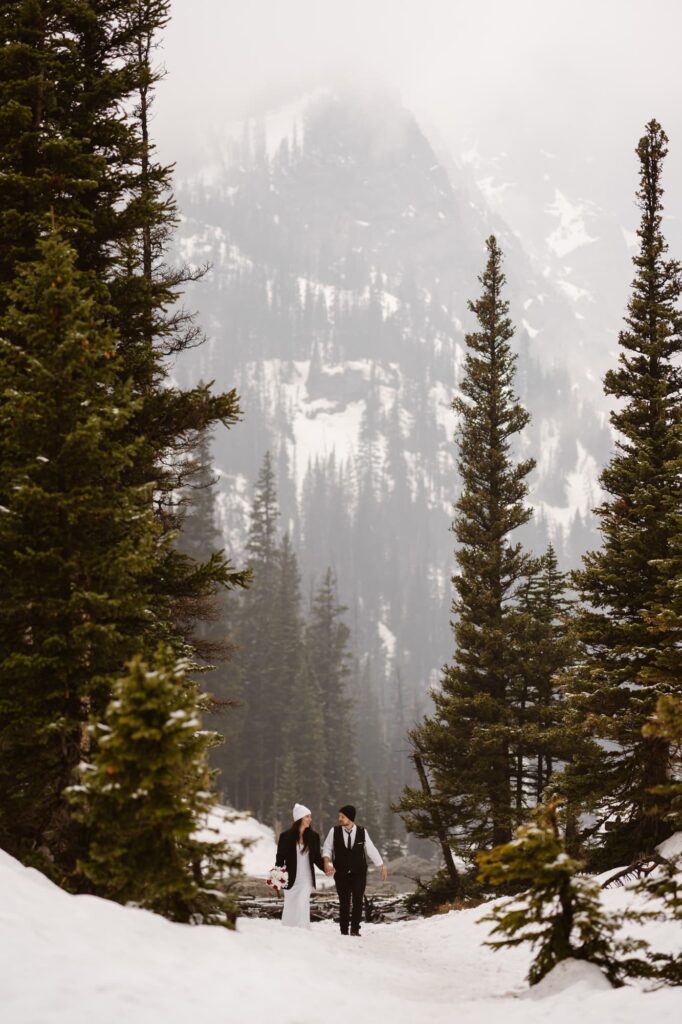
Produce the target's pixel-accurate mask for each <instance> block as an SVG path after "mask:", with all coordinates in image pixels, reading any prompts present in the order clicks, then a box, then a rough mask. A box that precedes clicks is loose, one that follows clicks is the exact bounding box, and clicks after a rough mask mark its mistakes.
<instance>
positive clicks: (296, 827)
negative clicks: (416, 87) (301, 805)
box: [289, 818, 310, 853]
mask: <svg viewBox="0 0 682 1024" xmlns="http://www.w3.org/2000/svg"><path fill="white" fill-rule="evenodd" d="M302 821H303V818H299V819H298V821H295V822H294V823H293V825H292V826H291V828H290V829H289V832H291V834H292V836H293V837H294V839H295V840H296V842H298V836H299V832H300V831H301V822H302ZM309 831H310V825H308V827H307V828H306V829H304V830H303V852H304V853H305V852H306V850H307V849H308V840H307V838H306V837H307V834H308V832H309Z"/></svg>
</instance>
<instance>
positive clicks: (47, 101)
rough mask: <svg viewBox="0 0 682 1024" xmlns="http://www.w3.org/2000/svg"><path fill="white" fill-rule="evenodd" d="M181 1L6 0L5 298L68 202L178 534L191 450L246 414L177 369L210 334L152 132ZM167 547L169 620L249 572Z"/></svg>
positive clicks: (2, 112)
mask: <svg viewBox="0 0 682 1024" xmlns="http://www.w3.org/2000/svg"><path fill="white" fill-rule="evenodd" d="M169 10H170V0H84V2H82V3H78V4H64V3H61V2H60V0H44V2H42V3H25V2H23V0H13V2H7V3H0V28H1V30H2V39H3V47H2V57H1V59H0V228H1V229H2V233H3V239H4V242H5V244H4V245H3V248H2V254H0V314H1V313H2V312H3V310H4V309H6V304H7V301H8V289H10V288H11V286H12V281H13V278H14V275H15V271H16V267H17V266H18V264H19V263H20V262H21V261H26V260H33V259H36V258H37V256H38V243H39V239H40V237H41V234H42V233H43V231H44V227H45V224H46V223H47V222H48V220H49V217H50V216H51V215H55V216H56V217H57V218H58V222H59V224H60V226H61V227H62V228H63V230H64V233H65V237H66V238H68V240H69V241H70V242H71V243H72V245H73V246H74V249H75V251H76V254H77V266H78V267H79V269H81V270H83V271H84V272H87V273H89V274H90V275H91V281H92V286H93V288H94V289H96V293H97V297H98V300H99V302H100V306H101V315H102V316H103V318H104V319H105V322H106V323H107V324H108V325H109V326H111V327H113V328H114V329H116V330H117V331H118V336H119V344H118V352H119V355H120V361H119V370H120V374H121V379H122V380H125V381H130V382H131V384H132V388H133V392H134V394H135V396H136V397H137V398H139V402H138V404H137V406H136V408H135V411H134V415H133V416H132V417H130V419H129V423H128V428H127V429H128V435H129V436H128V440H129V441H131V442H132V441H133V440H134V441H135V457H134V459H131V460H130V463H129V466H128V471H127V482H128V483H130V484H131V485H135V486H139V487H150V488H151V487H152V486H153V489H154V492H155V502H156V510H157V514H158V521H159V524H160V526H161V529H162V531H163V533H164V535H170V534H172V533H173V532H174V531H176V530H177V528H178V525H179V524H178V511H177V508H176V507H175V494H176V492H177V489H178V487H179V486H180V483H181V481H180V480H179V479H178V473H177V466H178V465H179V464H181V463H182V461H183V459H184V456H185V455H186V454H187V452H188V451H191V450H192V447H193V446H194V444H195V442H196V439H197V436H198V435H199V434H200V433H201V431H203V430H205V429H206V428H208V427H210V426H211V425H212V424H216V423H218V422H221V423H223V424H224V425H226V426H230V425H232V424H233V423H234V422H236V420H237V419H238V418H239V406H238V400H237V396H236V393H235V392H234V391H230V392H228V393H225V394H212V393H211V391H210V388H209V387H205V386H197V387H195V388H192V389H188V390H182V389H179V388H177V387H176V386H174V385H172V386H171V384H170V382H169V380H168V372H167V357H168V356H169V355H173V354H175V353H177V352H179V351H181V350H183V349H185V348H188V347H191V346H193V345H196V344H198V343H199V342H200V341H201V332H200V331H199V330H198V329H197V327H196V325H195V324H194V322H193V318H192V316H191V315H190V314H188V313H187V312H186V311H184V310H183V308H182V307H181V306H180V304H179V303H178V296H179V290H180V289H181V287H182V285H183V284H184V283H185V282H186V281H187V280H190V279H193V278H195V277H196V276H197V275H196V274H194V273H193V272H191V271H190V272H188V271H187V270H185V269H183V268H180V269H178V270H174V269H168V268H167V266H166V263H165V253H166V249H167V246H168V243H169V240H170V236H171V232H172V230H173V227H174V225H175V221H176V211H175V204H174V201H173V198H172V196H171V194H170V178H171V171H172V168H171V167H169V166H163V165H161V164H160V163H159V162H158V161H157V160H156V157H155V154H154V147H153V142H152V140H151V138H150V133H149V120H150V110H151V104H152V99H153V91H154V86H155V84H156V83H157V82H158V79H159V77H160V75H159V73H158V72H157V71H156V70H155V69H154V68H153V64H152V61H153V54H154V49H155V46H156V45H157V43H158V36H159V33H160V32H161V31H162V30H163V28H164V27H165V26H166V24H167V22H168V18H169ZM156 554H157V557H156V562H155V564H153V565H152V566H151V567H150V573H151V575H152V576H153V586H151V587H150V595H149V598H150V604H151V606H152V608H153V611H154V613H155V616H165V617H166V618H167V626H166V631H167V633H168V635H169V636H170V635H172V634H173V632H175V633H176V634H177V633H178V632H179V631H180V630H181V629H182V628H184V627H185V626H186V625H187V623H188V622H191V618H192V607H193V606H196V603H197V602H198V603H199V604H200V603H201V601H202V600H203V599H204V598H205V597H207V596H209V595H210V594H211V593H214V592H216V590H218V589H220V588H221V587H231V586H238V585H240V584H241V583H242V582H243V578H242V577H240V575H239V574H238V573H236V572H235V571H234V570H232V569H231V567H230V566H229V564H228V563H227V561H226V559H225V558H224V556H222V555H221V554H219V553H216V555H215V556H214V557H213V558H211V559H210V560H209V561H208V562H207V563H205V564H200V565H196V564H195V563H194V561H193V560H192V559H190V558H188V557H187V556H186V555H185V556H181V555H180V553H179V552H178V551H177V549H176V548H175V547H174V546H173V545H171V544H163V545H159V547H158V548H157V553H156ZM184 639H188V637H187V636H186V635H185V636H184ZM152 640H153V638H150V642H151V641H152Z"/></svg>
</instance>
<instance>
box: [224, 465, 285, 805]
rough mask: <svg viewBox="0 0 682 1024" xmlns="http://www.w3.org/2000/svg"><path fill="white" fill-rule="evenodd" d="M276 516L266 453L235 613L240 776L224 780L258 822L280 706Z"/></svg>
mask: <svg viewBox="0 0 682 1024" xmlns="http://www.w3.org/2000/svg"><path fill="white" fill-rule="evenodd" d="M278 516H279V511H278V508H277V494H276V490H275V476H274V472H273V469H272V459H271V456H270V453H269V452H268V453H267V454H266V456H265V459H264V462H263V466H262V469H261V472H260V474H259V476H258V480H257V481H256V486H255V493H254V501H253V506H252V510H251V527H250V531H249V538H248V543H247V552H248V559H249V567H250V569H251V571H252V573H253V582H252V584H251V586H250V587H249V589H248V591H246V593H245V594H244V597H243V600H242V601H241V602H240V604H239V607H238V609H237V610H236V612H235V639H236V642H237V644H238V646H239V652H238V656H237V658H236V664H235V668H236V669H237V670H238V672H239V675H240V677H241V680H242V682H243V699H244V705H245V706H244V713H243V716H242V723H241V724H242V732H241V737H240V748H239V749H240V764H239V766H238V769H237V770H238V772H239V776H240V778H238V779H232V780H226V782H227V784H228V786H230V787H232V792H233V793H234V794H235V800H236V803H237V806H240V807H247V808H249V809H250V810H252V811H253V812H254V813H255V814H256V816H257V817H258V818H260V820H261V821H266V820H268V819H269V818H270V815H271V811H272V800H273V797H274V782H275V763H276V758H277V754H278V751H279V748H280V742H279V741H280V735H281V715H282V712H283V711H284V710H285V701H284V699H283V695H282V694H281V692H280V690H279V685H278V684H279V666H278V664H277V660H276V657H275V636H274V630H275V620H276V618H277V615H278V606H277V596H278V586H277V581H278V562H279V560H278V546H277V540H278V536H277V519H278ZM228 792H229V790H228Z"/></svg>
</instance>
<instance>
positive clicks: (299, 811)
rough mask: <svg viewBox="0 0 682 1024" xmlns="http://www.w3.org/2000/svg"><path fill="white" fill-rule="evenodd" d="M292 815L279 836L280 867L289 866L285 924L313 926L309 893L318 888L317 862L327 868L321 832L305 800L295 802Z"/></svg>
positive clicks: (290, 925) (278, 853) (292, 926)
mask: <svg viewBox="0 0 682 1024" xmlns="http://www.w3.org/2000/svg"><path fill="white" fill-rule="evenodd" d="M293 818H294V823H293V825H292V826H291V828H288V829H287V830H286V831H285V832H282V834H281V835H280V837H279V840H278V842H277V859H276V861H275V863H276V865H277V867H278V868H281V867H284V866H286V869H287V876H288V884H287V887H286V889H285V890H284V910H283V911H282V924H284V925H288V926H289V927H290V928H310V894H311V892H312V891H313V889H314V888H315V867H314V865H315V864H316V865H317V866H318V868H320V870H321V871H324V870H325V868H324V864H323V862H322V855H321V853H320V836H319V834H318V833H317V832H313V830H312V828H311V827H310V824H311V822H312V820H313V816H312V814H311V811H310V808H308V807H306V806H305V805H304V804H295V805H294V811H293ZM332 870H333V869H332ZM331 873H332V871H330V872H329V874H331Z"/></svg>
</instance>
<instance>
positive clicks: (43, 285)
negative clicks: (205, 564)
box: [0, 234, 162, 870]
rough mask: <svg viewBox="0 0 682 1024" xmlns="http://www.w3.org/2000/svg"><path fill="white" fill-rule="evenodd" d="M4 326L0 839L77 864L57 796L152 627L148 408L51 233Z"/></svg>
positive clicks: (68, 255) (68, 253) (27, 852)
mask: <svg viewBox="0 0 682 1024" xmlns="http://www.w3.org/2000/svg"><path fill="white" fill-rule="evenodd" d="M38 253H39V257H40V258H39V259H38V260H36V262H35V263H33V264H28V265H27V266H25V267H24V268H23V269H22V270H21V271H20V273H19V277H18V279H17V283H16V285H15V286H14V288H13V289H11V290H10V292H9V299H10V303H11V304H10V306H9V307H8V309H7V312H6V314H5V316H4V317H3V319H2V320H1V321H0V339H1V340H0V678H1V679H2V688H1V690H0V733H1V735H2V743H1V744H0V792H1V793H2V805H1V807H0V812H1V824H0V844H1V845H2V846H3V848H4V849H6V850H8V851H10V852H11V853H14V854H16V855H19V856H22V857H28V858H35V856H37V854H38V852H39V853H40V854H41V855H44V856H46V857H48V858H50V859H53V860H56V861H57V864H58V865H59V867H60V868H61V869H66V870H68V868H69V866H70V865H72V864H73V847H74V842H75V841H76V840H75V836H74V829H73V827H72V824H71V822H70V820H69V814H68V809H67V807H66V805H65V802H64V799H63V790H64V787H65V786H67V785H68V784H69V783H71V782H73V776H74V771H75V768H76V766H77V764H78V762H79V761H80V760H81V757H82V756H84V755H86V753H87V746H88V742H87V738H86V736H85V731H84V728H85V723H86V721H87V719H88V717H89V716H90V714H98V713H99V712H101V711H102V710H103V708H104V705H105V703H106V701H107V700H108V693H109V685H110V676H111V674H112V673H116V672H118V671H119V670H120V668H121V667H122V665H123V663H124V661H125V660H126V659H127V658H129V657H130V656H131V655H132V653H133V652H135V651H137V650H139V649H140V645H141V644H144V642H145V639H144V638H145V637H149V636H150V635H153V634H154V632H155V631H157V630H158V629H159V623H158V622H157V621H156V620H155V618H154V617H153V616H152V615H151V614H150V612H149V610H148V609H149V604H150V600H149V576H150V570H151V567H152V565H153V564H154V560H155V559H156V558H158V551H159V545H160V544H162V541H160V539H159V536H158V533H159V531H158V526H157V524H156V522H155V520H154V517H153V514H152V506H151V500H150V493H149V490H148V489H144V488H139V487H133V486H130V485H129V484H128V483H127V477H128V472H129V469H130V465H131V464H132V463H133V462H134V460H135V458H136V456H137V452H138V446H137V443H136V442H135V441H134V440H132V439H131V438H130V435H129V431H128V427H129V424H130V421H131V419H132V417H133V416H134V415H135V412H136V409H137V408H138V406H139V399H137V398H135V397H134V396H133V393H132V389H131V388H130V386H129V385H127V384H124V383H122V381H121V361H120V357H119V355H118V338H117V336H116V334H115V333H114V332H113V331H112V330H111V329H110V328H108V327H106V326H105V325H104V324H103V323H102V320H101V315H100V310H99V308H98V306H97V305H96V303H95V302H94V300H93V298H92V297H91V295H90V294H89V289H88V288H87V287H86V284H85V282H86V281H87V278H84V276H83V275H82V274H81V273H79V272H78V271H77V270H76V269H75V267H74V253H73V250H72V249H71V248H70V247H69V246H68V245H67V243H66V242H64V241H63V240H62V239H61V238H60V237H59V236H58V235H56V234H53V235H51V236H50V237H49V238H48V239H47V240H46V241H44V242H42V243H41V244H40V246H39V249H38Z"/></svg>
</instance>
